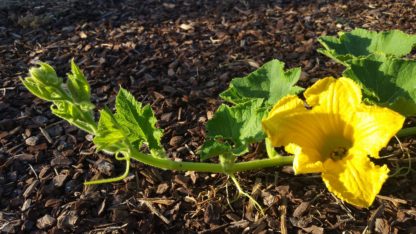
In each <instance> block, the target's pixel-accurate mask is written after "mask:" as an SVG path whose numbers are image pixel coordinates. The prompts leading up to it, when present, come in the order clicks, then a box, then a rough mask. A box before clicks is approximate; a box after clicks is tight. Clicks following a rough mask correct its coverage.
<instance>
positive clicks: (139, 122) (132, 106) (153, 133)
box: [115, 88, 163, 151]
mask: <svg viewBox="0 0 416 234" xmlns="http://www.w3.org/2000/svg"><path fill="white" fill-rule="evenodd" d="M116 111H117V112H116V114H115V119H116V120H117V122H118V123H119V124H120V126H122V127H123V129H124V130H125V132H127V133H128V135H127V137H128V140H129V141H130V143H132V144H133V145H134V146H135V147H140V146H141V144H142V143H146V144H148V146H149V148H150V149H151V150H155V151H160V150H162V149H163V147H162V145H161V143H160V139H161V137H162V135H163V132H162V130H161V129H159V128H156V127H155V125H156V122H157V119H156V117H155V116H154V114H153V111H152V109H151V108H150V106H149V105H146V106H144V107H142V104H141V103H140V102H138V101H136V99H135V98H134V97H133V95H131V94H130V93H129V92H128V91H127V90H125V89H123V88H121V89H120V91H119V93H118V95H117V98H116Z"/></svg>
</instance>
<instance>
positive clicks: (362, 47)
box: [318, 28, 416, 65]
mask: <svg viewBox="0 0 416 234" xmlns="http://www.w3.org/2000/svg"><path fill="white" fill-rule="evenodd" d="M338 35H339V38H337V37H333V36H322V37H320V38H319V39H318V41H319V42H320V43H321V44H322V46H323V47H324V49H318V52H320V53H322V54H324V55H326V56H328V57H330V58H332V59H334V60H336V61H338V62H340V63H342V64H345V65H347V64H348V63H347V61H348V60H350V59H352V58H353V57H358V56H367V55H370V54H372V53H376V52H381V53H385V54H390V55H394V56H397V57H401V56H404V55H406V54H408V53H410V51H411V50H412V48H413V46H414V45H415V43H416V35H409V34H406V33H404V32H402V31H399V30H391V31H386V32H373V31H367V30H365V29H361V28H358V29H354V30H353V31H351V32H347V33H344V32H341V33H339V34H338Z"/></svg>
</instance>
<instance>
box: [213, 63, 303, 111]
mask: <svg viewBox="0 0 416 234" xmlns="http://www.w3.org/2000/svg"><path fill="white" fill-rule="evenodd" d="M300 73H301V70H300V68H293V69H289V70H287V71H284V63H283V62H280V61H279V60H276V59H275V60H272V61H270V62H267V63H265V64H264V65H263V66H261V67H260V68H259V69H257V70H256V71H254V72H252V73H250V74H249V75H247V76H245V77H243V78H235V79H233V80H232V81H231V83H230V87H229V88H228V89H227V90H225V91H224V92H223V93H221V94H220V97H221V98H222V99H224V100H225V101H228V102H231V103H233V104H238V103H244V102H246V101H248V100H252V99H264V100H265V104H266V105H267V106H272V105H274V104H275V103H276V102H277V101H278V100H280V98H282V97H284V96H286V95H288V94H296V93H299V92H300V91H302V88H301V87H298V86H295V83H296V82H297V81H298V80H299V77H300Z"/></svg>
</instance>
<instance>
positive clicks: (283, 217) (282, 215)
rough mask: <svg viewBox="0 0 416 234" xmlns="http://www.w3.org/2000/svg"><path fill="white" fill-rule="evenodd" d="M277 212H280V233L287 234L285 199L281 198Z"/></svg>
mask: <svg viewBox="0 0 416 234" xmlns="http://www.w3.org/2000/svg"><path fill="white" fill-rule="evenodd" d="M279 211H280V232H281V233H282V234H287V225H286V214H287V200H286V197H282V204H281V205H280V207H279Z"/></svg>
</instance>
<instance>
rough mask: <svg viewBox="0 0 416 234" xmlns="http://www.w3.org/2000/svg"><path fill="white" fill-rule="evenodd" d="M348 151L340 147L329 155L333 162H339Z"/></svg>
mask: <svg viewBox="0 0 416 234" xmlns="http://www.w3.org/2000/svg"><path fill="white" fill-rule="evenodd" d="M347 151H348V150H347V149H346V148H345V147H342V146H338V147H335V149H333V150H332V151H331V153H330V154H329V157H330V158H331V159H332V160H334V161H337V160H340V159H342V158H343V157H344V156H345V155H346V154H347Z"/></svg>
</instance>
